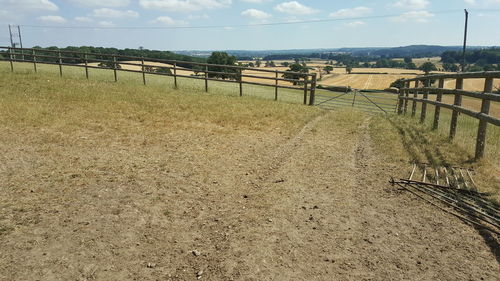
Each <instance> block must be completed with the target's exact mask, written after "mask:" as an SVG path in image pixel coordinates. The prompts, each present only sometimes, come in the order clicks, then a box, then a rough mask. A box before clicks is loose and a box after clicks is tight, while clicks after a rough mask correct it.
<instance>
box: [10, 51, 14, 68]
mask: <svg viewBox="0 0 500 281" xmlns="http://www.w3.org/2000/svg"><path fill="white" fill-rule="evenodd" d="M12 60H13V57H12V49H11V48H9V61H10V71H12V72H14V62H13V61H12Z"/></svg>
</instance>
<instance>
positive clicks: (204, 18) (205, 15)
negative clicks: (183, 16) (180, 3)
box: [188, 14, 210, 20]
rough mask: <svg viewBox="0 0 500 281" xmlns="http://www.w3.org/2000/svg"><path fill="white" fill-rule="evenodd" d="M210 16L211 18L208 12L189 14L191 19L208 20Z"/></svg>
mask: <svg viewBox="0 0 500 281" xmlns="http://www.w3.org/2000/svg"><path fill="white" fill-rule="evenodd" d="M209 18H210V16H208V15H207V14H203V15H189V16H188V19H189V20H200V19H202V20H207V19H209Z"/></svg>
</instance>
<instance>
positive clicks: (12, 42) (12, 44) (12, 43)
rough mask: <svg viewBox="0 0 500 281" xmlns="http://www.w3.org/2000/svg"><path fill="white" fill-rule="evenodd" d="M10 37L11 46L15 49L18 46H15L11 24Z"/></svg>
mask: <svg viewBox="0 0 500 281" xmlns="http://www.w3.org/2000/svg"><path fill="white" fill-rule="evenodd" d="M9 35H10V46H11V47H12V48H14V47H16V46H14V41H12V28H11V27H10V24H9Z"/></svg>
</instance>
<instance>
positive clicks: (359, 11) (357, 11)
mask: <svg viewBox="0 0 500 281" xmlns="http://www.w3.org/2000/svg"><path fill="white" fill-rule="evenodd" d="M371 13H372V9H371V8H368V7H363V6H361V7H356V8H352V9H340V10H338V11H336V12H333V13H331V14H330V17H332V18H356V17H362V16H366V15H369V14H371Z"/></svg>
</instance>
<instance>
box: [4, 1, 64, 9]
mask: <svg viewBox="0 0 500 281" xmlns="http://www.w3.org/2000/svg"><path fill="white" fill-rule="evenodd" d="M0 7H2V8H3V9H4V10H6V11H16V12H31V11H57V10H59V8H58V7H57V5H56V4H54V3H53V2H51V1H49V0H0Z"/></svg>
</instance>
